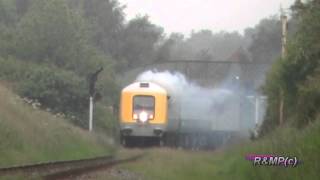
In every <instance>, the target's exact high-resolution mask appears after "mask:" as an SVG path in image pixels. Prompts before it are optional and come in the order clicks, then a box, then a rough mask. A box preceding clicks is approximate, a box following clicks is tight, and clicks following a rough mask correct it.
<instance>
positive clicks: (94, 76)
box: [89, 67, 103, 132]
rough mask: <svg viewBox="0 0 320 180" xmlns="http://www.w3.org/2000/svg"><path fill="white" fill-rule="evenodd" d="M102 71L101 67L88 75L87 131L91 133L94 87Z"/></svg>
mask: <svg viewBox="0 0 320 180" xmlns="http://www.w3.org/2000/svg"><path fill="white" fill-rule="evenodd" d="M102 70H103V68H102V67H101V68H100V69H98V70H97V71H96V72H94V73H92V74H90V75H89V131H90V132H91V131H92V124H93V100H94V96H95V94H96V90H95V85H96V82H97V80H98V75H99V73H100V72H101V71H102Z"/></svg>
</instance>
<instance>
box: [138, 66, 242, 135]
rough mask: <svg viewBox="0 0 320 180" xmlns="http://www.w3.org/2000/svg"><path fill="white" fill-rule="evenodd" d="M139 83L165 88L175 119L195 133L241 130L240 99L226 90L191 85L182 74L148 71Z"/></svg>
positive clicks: (141, 75)
mask: <svg viewBox="0 0 320 180" xmlns="http://www.w3.org/2000/svg"><path fill="white" fill-rule="evenodd" d="M136 81H144V82H153V83H156V84H158V85H160V86H162V87H163V88H165V89H166V90H167V91H168V93H169V95H170V97H171V98H170V101H171V104H172V105H171V106H170V108H171V109H175V110H171V112H175V117H176V118H173V119H178V118H179V119H182V120H183V121H184V125H185V126H186V128H187V127H193V128H195V129H197V128H198V129H209V130H221V131H229V130H231V131H233V130H239V128H240V122H239V121H240V114H239V113H240V109H239V96H237V95H236V94H235V93H234V92H233V91H232V90H230V89H226V88H204V87H201V86H199V85H197V84H196V83H194V82H189V81H188V80H187V79H186V77H185V76H184V75H183V74H181V73H179V72H169V71H163V72H157V71H151V70H149V71H146V72H143V73H142V74H140V75H139V76H138V77H137V79H136Z"/></svg>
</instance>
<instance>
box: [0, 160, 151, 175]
mask: <svg viewBox="0 0 320 180" xmlns="http://www.w3.org/2000/svg"><path fill="white" fill-rule="evenodd" d="M144 155H145V154H138V155H135V156H131V157H128V158H116V157H114V156H103V157H95V158H90V159H80V160H70V161H54V162H46V163H38V164H30V165H22V166H13V167H5V168H0V177H1V176H5V175H7V176H8V175H16V174H19V175H23V176H25V177H29V178H30V177H32V176H37V177H41V178H43V179H46V180H53V179H67V178H68V179H69V178H75V177H77V176H80V175H83V174H85V173H88V172H92V171H97V170H101V169H106V168H110V167H112V166H114V165H118V164H123V163H129V162H133V161H136V160H138V159H140V158H142V157H143V156H144Z"/></svg>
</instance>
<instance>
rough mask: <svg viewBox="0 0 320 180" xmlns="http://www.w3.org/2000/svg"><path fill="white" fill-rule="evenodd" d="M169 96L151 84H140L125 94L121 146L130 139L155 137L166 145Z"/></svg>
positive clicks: (122, 100)
mask: <svg viewBox="0 0 320 180" xmlns="http://www.w3.org/2000/svg"><path fill="white" fill-rule="evenodd" d="M167 113H168V94H167V91H166V90H165V89H164V88H162V87H161V86H159V85H157V84H155V83H151V82H136V83H133V84H131V85H129V86H127V87H125V88H124V89H123V90H122V92H121V102H120V134H121V143H122V144H124V145H125V144H126V143H127V141H128V138H131V139H132V138H139V137H154V138H157V139H158V140H159V142H160V143H163V140H162V138H163V136H164V134H165V133H166V131H167V124H168V119H167Z"/></svg>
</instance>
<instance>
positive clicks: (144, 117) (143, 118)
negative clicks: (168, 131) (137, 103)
mask: <svg viewBox="0 0 320 180" xmlns="http://www.w3.org/2000/svg"><path fill="white" fill-rule="evenodd" d="M139 120H140V121H141V122H143V123H144V122H147V121H148V113H147V112H144V111H142V112H141V113H140V114H139Z"/></svg>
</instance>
